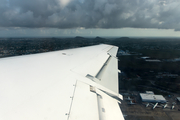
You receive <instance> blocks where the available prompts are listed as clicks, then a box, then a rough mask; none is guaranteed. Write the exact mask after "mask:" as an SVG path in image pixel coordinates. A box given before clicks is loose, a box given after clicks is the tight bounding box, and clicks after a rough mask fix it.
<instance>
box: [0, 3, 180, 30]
mask: <svg viewBox="0 0 180 120" xmlns="http://www.w3.org/2000/svg"><path fill="white" fill-rule="evenodd" d="M0 3H1V4H0V18H1V19H0V27H27V28H43V27H44V28H60V29H63V28H77V27H83V28H123V27H133V28H158V29H174V30H177V31H178V30H180V15H179V13H180V7H179V6H180V1H179V0H29V1H26V0H0Z"/></svg>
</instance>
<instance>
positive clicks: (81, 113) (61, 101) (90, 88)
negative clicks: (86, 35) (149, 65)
mask: <svg viewBox="0 0 180 120" xmlns="http://www.w3.org/2000/svg"><path fill="white" fill-rule="evenodd" d="M117 49H118V48H117V47H115V46H111V45H96V46H90V47H84V48H76V49H69V50H61V51H56V52H48V53H42V54H35V55H25V56H19V57H10V58H3V59H0V73H1V75H0V96H1V99H0V106H1V107H0V119H1V120H12V119H14V120H24V119H26V120H52V119H54V120H59V119H62V120H64V119H66V120H84V119H86V120H92V119H93V120H102V119H103V120H106V119H107V120H109V119H115V120H116V119H118V120H119V119H120V120H123V119H124V118H123V115H122V113H121V110H120V108H119V105H118V102H119V99H122V96H121V95H119V91H118V66H117V65H118V63H117V58H116V53H117Z"/></svg>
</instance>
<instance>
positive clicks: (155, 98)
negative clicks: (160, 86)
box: [140, 93, 166, 103]
mask: <svg viewBox="0 0 180 120" xmlns="http://www.w3.org/2000/svg"><path fill="white" fill-rule="evenodd" d="M140 97H141V99H142V102H154V103H157V102H161V103H165V102H166V99H165V98H164V97H163V96H162V95H154V94H147V93H140Z"/></svg>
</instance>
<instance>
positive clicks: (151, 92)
mask: <svg viewBox="0 0 180 120" xmlns="http://www.w3.org/2000/svg"><path fill="white" fill-rule="evenodd" d="M146 94H151V95H154V92H153V91H146Z"/></svg>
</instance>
